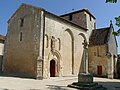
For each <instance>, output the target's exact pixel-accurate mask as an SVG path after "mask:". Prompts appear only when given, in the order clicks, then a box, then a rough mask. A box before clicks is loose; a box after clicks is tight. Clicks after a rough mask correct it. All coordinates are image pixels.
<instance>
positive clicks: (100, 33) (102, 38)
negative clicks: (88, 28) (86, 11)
mask: <svg viewBox="0 0 120 90" xmlns="http://www.w3.org/2000/svg"><path fill="white" fill-rule="evenodd" d="M110 32H111V30H110V27H107V28H101V29H95V30H93V31H92V34H91V36H90V38H89V45H90V46H91V45H103V44H106V43H107V42H108V39H109V36H110V34H109V33H110Z"/></svg>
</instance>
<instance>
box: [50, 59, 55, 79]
mask: <svg viewBox="0 0 120 90" xmlns="http://www.w3.org/2000/svg"><path fill="white" fill-rule="evenodd" d="M50 77H55V60H51V61H50Z"/></svg>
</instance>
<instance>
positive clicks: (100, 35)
mask: <svg viewBox="0 0 120 90" xmlns="http://www.w3.org/2000/svg"><path fill="white" fill-rule="evenodd" d="M113 32H114V28H113V25H112V24H110V26H109V27H106V28H100V29H95V30H93V31H92V34H91V36H90V40H89V48H88V51H89V72H90V73H92V74H93V75H94V76H98V77H107V78H117V77H118V72H117V68H118V65H117V63H118V60H117V41H116V37H115V36H114V35H113ZM118 69H119V68H118Z"/></svg>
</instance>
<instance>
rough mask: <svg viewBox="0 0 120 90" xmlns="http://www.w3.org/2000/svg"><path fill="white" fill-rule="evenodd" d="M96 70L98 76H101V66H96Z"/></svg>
mask: <svg viewBox="0 0 120 90" xmlns="http://www.w3.org/2000/svg"><path fill="white" fill-rule="evenodd" d="M97 69H98V72H97V73H98V76H102V66H98V67H97Z"/></svg>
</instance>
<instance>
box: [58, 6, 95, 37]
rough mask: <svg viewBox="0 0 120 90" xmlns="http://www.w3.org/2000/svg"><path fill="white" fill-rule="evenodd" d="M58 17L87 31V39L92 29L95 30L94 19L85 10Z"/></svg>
mask: <svg viewBox="0 0 120 90" xmlns="http://www.w3.org/2000/svg"><path fill="white" fill-rule="evenodd" d="M60 17H62V18H64V19H66V20H68V21H70V22H72V23H74V24H76V25H79V26H81V27H83V28H85V29H88V30H87V33H88V37H89V36H90V34H91V32H92V30H93V29H96V18H95V17H94V16H93V15H92V14H91V13H90V11H89V10H88V9H87V8H84V9H82V10H78V11H74V12H71V13H67V14H64V15H61V16H60Z"/></svg>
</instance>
